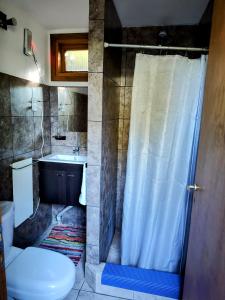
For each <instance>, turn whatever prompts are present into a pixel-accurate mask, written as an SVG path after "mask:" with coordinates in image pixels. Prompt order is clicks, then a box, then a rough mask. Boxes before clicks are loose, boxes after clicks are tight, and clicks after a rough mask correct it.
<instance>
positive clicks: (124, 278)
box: [101, 263, 183, 299]
mask: <svg viewBox="0 0 225 300" xmlns="http://www.w3.org/2000/svg"><path fill="white" fill-rule="evenodd" d="M101 282H102V284H104V285H110V286H114V287H118V288H123V289H128V290H133V291H137V292H142V293H148V294H153V295H158V296H163V297H168V298H174V299H181V289H182V284H183V280H182V277H181V276H180V275H177V274H173V273H168V272H160V271H154V270H147V269H141V268H135V267H130V266H122V265H116V264H110V263H106V265H105V268H104V271H103V273H102V281H101Z"/></svg>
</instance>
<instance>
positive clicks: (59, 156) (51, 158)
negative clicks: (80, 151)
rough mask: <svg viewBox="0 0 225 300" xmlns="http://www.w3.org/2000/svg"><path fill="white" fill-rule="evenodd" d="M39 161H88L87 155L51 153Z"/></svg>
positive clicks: (71, 162) (75, 162)
mask: <svg viewBox="0 0 225 300" xmlns="http://www.w3.org/2000/svg"><path fill="white" fill-rule="evenodd" d="M39 161H46V162H59V163H69V164H84V163H86V162H87V156H84V155H69V154H49V155H46V156H44V157H42V158H40V159H39Z"/></svg>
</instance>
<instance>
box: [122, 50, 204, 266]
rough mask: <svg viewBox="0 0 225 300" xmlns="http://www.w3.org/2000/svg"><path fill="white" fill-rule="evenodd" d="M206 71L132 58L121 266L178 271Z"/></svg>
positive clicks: (168, 59) (170, 60) (200, 66)
mask: <svg viewBox="0 0 225 300" xmlns="http://www.w3.org/2000/svg"><path fill="white" fill-rule="evenodd" d="M205 70H206V57H205V56H202V57H201V58H200V59H188V58H186V57H182V56H178V55H176V56H151V55H144V54H137V56H136V64H135V73H134V84H133V95H132V105H131V123H130V134H129V147H128V158H127V174H126V184H125V193H124V207H123V226H122V255H121V262H122V264H125V265H133V266H138V267H142V268H148V269H155V270H161V271H168V272H178V271H179V268H180V262H181V256H182V250H183V249H182V247H183V241H184V234H185V224H186V216H187V209H188V195H187V185H188V184H189V183H190V182H188V178H190V177H189V173H190V164H191V161H193V158H192V154H193V153H192V149H193V143H194V140H195V143H196V137H195V132H196V126H198V125H199V123H200V115H201V114H200V112H201V104H202V97H203V89H204V79H205ZM197 134H198V130H197ZM197 138H198V137H197ZM192 167H193V166H192Z"/></svg>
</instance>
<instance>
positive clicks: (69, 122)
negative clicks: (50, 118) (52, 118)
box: [57, 87, 88, 133]
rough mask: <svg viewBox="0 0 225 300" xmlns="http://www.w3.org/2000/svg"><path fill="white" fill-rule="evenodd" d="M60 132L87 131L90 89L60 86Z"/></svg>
mask: <svg viewBox="0 0 225 300" xmlns="http://www.w3.org/2000/svg"><path fill="white" fill-rule="evenodd" d="M57 90H58V132H59V133H61V132H87V105H88V95H87V94H88V89H87V88H86V87H58V88H57Z"/></svg>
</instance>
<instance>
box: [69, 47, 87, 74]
mask: <svg viewBox="0 0 225 300" xmlns="http://www.w3.org/2000/svg"><path fill="white" fill-rule="evenodd" d="M65 69H66V71H67V72H68V71H71V72H87V71H88V50H67V51H66V52H65Z"/></svg>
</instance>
